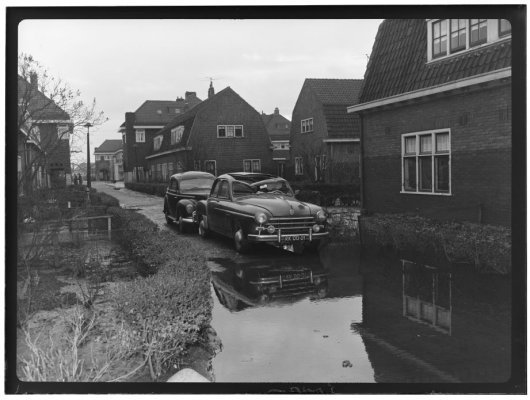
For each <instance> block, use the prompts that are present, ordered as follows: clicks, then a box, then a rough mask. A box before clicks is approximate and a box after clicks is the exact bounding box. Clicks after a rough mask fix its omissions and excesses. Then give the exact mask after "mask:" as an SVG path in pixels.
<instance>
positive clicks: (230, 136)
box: [217, 125, 245, 139]
mask: <svg viewBox="0 0 530 400" xmlns="http://www.w3.org/2000/svg"><path fill="white" fill-rule="evenodd" d="M238 128H241V136H237V135H236V129H238ZM220 129H224V131H225V135H224V136H220V135H219V130H220ZM229 131H232V133H231V134H229ZM244 137H245V131H244V129H243V125H217V138H218V139H241V138H244Z"/></svg>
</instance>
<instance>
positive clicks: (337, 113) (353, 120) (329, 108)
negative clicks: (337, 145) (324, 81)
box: [324, 105, 360, 138]
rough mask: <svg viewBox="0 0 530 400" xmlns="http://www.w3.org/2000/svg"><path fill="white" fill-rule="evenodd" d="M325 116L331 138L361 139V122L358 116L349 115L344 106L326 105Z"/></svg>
mask: <svg viewBox="0 0 530 400" xmlns="http://www.w3.org/2000/svg"><path fill="white" fill-rule="evenodd" d="M324 116H325V117H326V123H327V126H328V137H330V138H352V137H354V138H358V137H360V121H359V117H358V116H357V115H353V114H348V112H347V110H346V106H344V105H340V106H338V105H325V106H324Z"/></svg>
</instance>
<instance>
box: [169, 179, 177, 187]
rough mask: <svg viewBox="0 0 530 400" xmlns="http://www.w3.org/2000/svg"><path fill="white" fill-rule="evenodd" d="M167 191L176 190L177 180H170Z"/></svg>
mask: <svg viewBox="0 0 530 400" xmlns="http://www.w3.org/2000/svg"><path fill="white" fill-rule="evenodd" d="M169 189H170V190H177V180H176V179H171V180H170V181H169Z"/></svg>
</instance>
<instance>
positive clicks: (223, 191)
mask: <svg viewBox="0 0 530 400" xmlns="http://www.w3.org/2000/svg"><path fill="white" fill-rule="evenodd" d="M217 197H219V198H220V199H228V198H229V197H230V196H229V195H228V182H227V181H222V182H221V186H220V187H219V194H218V195H217Z"/></svg>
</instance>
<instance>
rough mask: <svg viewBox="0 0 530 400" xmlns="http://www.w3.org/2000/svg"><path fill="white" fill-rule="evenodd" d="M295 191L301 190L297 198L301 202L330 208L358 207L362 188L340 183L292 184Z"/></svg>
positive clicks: (356, 185) (357, 185) (355, 184)
mask: <svg viewBox="0 0 530 400" xmlns="http://www.w3.org/2000/svg"><path fill="white" fill-rule="evenodd" d="M291 186H292V187H293V189H294V190H299V192H298V193H297V195H296V198H297V199H298V200H300V201H306V202H308V203H313V204H317V205H320V206H324V207H330V206H357V205H359V199H360V186H359V184H358V183H354V184H338V183H292V185H291Z"/></svg>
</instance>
